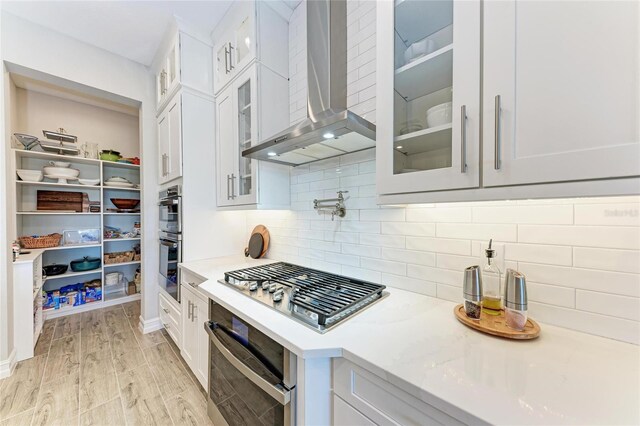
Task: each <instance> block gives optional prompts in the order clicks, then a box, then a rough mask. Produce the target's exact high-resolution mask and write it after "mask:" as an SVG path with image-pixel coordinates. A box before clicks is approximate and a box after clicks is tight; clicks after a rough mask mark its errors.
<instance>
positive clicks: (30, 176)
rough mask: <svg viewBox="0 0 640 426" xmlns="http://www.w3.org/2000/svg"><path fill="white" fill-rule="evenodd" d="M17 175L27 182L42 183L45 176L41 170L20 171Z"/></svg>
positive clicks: (17, 171)
mask: <svg viewBox="0 0 640 426" xmlns="http://www.w3.org/2000/svg"><path fill="white" fill-rule="evenodd" d="M16 173H17V174H18V176H19V177H20V179H22V180H23V181H25V182H42V179H43V175H42V172H41V171H40V170H26V169H18V170H16Z"/></svg>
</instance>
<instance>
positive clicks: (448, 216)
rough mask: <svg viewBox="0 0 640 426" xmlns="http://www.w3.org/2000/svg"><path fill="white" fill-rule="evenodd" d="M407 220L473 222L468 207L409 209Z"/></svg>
mask: <svg viewBox="0 0 640 426" xmlns="http://www.w3.org/2000/svg"><path fill="white" fill-rule="evenodd" d="M407 222H446V223H452V222H471V209H470V208H468V207H450V208H449V207H447V208H424V209H418V208H416V209H407Z"/></svg>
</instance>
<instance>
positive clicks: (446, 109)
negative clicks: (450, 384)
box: [427, 102, 452, 128]
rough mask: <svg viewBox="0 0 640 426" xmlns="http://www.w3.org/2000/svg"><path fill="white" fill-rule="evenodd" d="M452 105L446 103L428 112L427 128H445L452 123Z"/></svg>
mask: <svg viewBox="0 0 640 426" xmlns="http://www.w3.org/2000/svg"><path fill="white" fill-rule="evenodd" d="M451 112H452V103H451V102H445V103H443V104H440V105H436V106H434V107H431V108H429V109H428V110H427V127H428V128H430V127H437V126H443V125H445V124H449V123H451Z"/></svg>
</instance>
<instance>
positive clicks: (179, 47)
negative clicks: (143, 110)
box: [156, 31, 213, 112]
mask: <svg viewBox="0 0 640 426" xmlns="http://www.w3.org/2000/svg"><path fill="white" fill-rule="evenodd" d="M211 61H212V59H211V45H209V44H207V43H204V42H203V41H201V40H199V39H197V38H195V37H193V36H191V35H189V34H187V33H185V32H183V31H178V32H177V33H176V34H174V35H172V36H171V37H170V38H169V43H168V44H167V46H166V47H165V48H164V49H162V48H161V49H160V50H159V57H158V58H157V59H156V62H157V66H156V69H157V71H156V108H157V111H158V112H159V111H162V110H163V109H164V107H165V105H166V104H167V102H169V100H170V99H171V98H173V96H174V95H175V93H176V92H177V91H178V90H179V88H180V87H188V88H191V89H193V90H196V91H199V92H202V93H206V94H209V95H211V94H213V70H212V65H211Z"/></svg>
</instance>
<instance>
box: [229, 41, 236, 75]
mask: <svg viewBox="0 0 640 426" xmlns="http://www.w3.org/2000/svg"><path fill="white" fill-rule="evenodd" d="M231 49H235V48H234V47H233V45H232V44H231V43H229V71H231V70H232V69H235V67H234V66H233V60H232V59H233V58H232V57H231Z"/></svg>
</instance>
